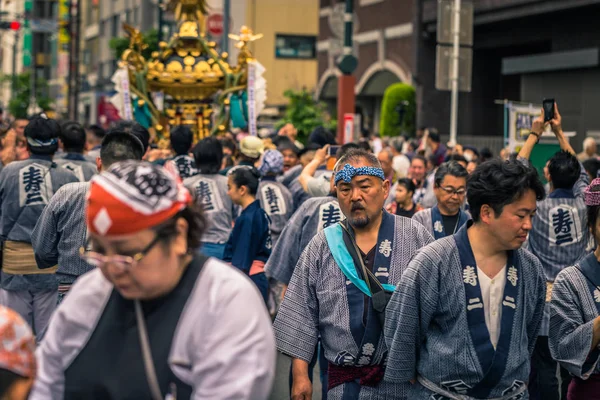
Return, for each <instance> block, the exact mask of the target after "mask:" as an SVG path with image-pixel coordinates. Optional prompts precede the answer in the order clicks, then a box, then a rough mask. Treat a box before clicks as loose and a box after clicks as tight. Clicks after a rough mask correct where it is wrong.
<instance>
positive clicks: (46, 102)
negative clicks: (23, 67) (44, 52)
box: [1, 71, 52, 118]
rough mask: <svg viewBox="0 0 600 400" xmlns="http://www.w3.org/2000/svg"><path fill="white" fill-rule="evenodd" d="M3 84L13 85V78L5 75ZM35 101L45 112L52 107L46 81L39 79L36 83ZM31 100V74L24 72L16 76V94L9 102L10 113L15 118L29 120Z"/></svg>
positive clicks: (14, 93) (13, 94)
mask: <svg viewBox="0 0 600 400" xmlns="http://www.w3.org/2000/svg"><path fill="white" fill-rule="evenodd" d="M1 80H2V82H10V83H11V84H12V82H13V77H12V76H11V75H4V76H2V78H1ZM35 88H36V90H35V99H36V101H37V105H38V106H39V107H40V108H41V109H42V110H44V111H48V110H49V109H50V105H51V102H52V101H51V99H50V98H49V97H48V96H47V95H46V93H48V83H47V82H46V81H45V80H44V79H37V80H36V82H35ZM30 98H31V73H30V72H29V71H27V72H23V73H21V74H19V75H17V76H16V79H15V81H14V92H13V93H12V95H11V99H10V100H9V102H8V111H9V112H10V113H11V114H12V115H13V117H15V118H27V116H28V113H27V109H28V108H29V99H30Z"/></svg>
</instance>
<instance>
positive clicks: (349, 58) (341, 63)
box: [337, 0, 358, 144]
mask: <svg viewBox="0 0 600 400" xmlns="http://www.w3.org/2000/svg"><path fill="white" fill-rule="evenodd" d="M353 16H354V4H353V0H346V10H345V12H344V47H343V52H342V55H341V56H340V57H339V58H338V64H337V66H338V68H339V69H340V71H341V72H342V75H341V76H340V77H339V78H338V104H337V110H338V113H337V114H338V129H337V139H338V143H340V144H343V143H344V129H345V122H344V115H345V114H354V109H355V101H356V99H355V94H354V85H355V83H356V78H355V77H354V75H352V73H353V72H354V71H355V70H356V67H357V66H358V60H357V59H356V57H354V55H353V54H352V29H353V26H352V19H353Z"/></svg>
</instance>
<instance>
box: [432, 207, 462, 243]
mask: <svg viewBox="0 0 600 400" xmlns="http://www.w3.org/2000/svg"><path fill="white" fill-rule="evenodd" d="M468 220H469V217H468V216H467V213H465V212H463V211H462V210H459V211H458V221H456V226H455V227H454V233H456V232H457V231H458V230H459V229H460V228H461V227H462V226H463V225H464V224H466V223H467V221H468ZM431 223H432V224H433V236H434V239H435V240H438V239H441V238H444V237H446V230H445V229H444V220H443V218H442V213H441V212H440V209H439V208H438V206H434V207H432V208H431Z"/></svg>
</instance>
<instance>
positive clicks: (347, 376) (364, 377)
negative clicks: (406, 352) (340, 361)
mask: <svg viewBox="0 0 600 400" xmlns="http://www.w3.org/2000/svg"><path fill="white" fill-rule="evenodd" d="M327 374H328V381H327V390H331V389H333V388H334V387H336V386H339V385H343V384H344V383H347V382H353V381H355V380H357V379H358V380H359V384H360V385H361V386H371V387H374V386H377V385H378V384H379V382H381V380H382V379H383V375H384V374H385V368H384V367H383V365H368V366H364V367H343V366H339V365H337V364H333V363H329V368H328V370H327Z"/></svg>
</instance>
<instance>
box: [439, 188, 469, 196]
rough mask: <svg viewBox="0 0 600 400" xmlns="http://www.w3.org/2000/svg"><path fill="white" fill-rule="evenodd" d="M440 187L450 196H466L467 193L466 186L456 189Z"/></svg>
mask: <svg viewBox="0 0 600 400" xmlns="http://www.w3.org/2000/svg"><path fill="white" fill-rule="evenodd" d="M440 189H442V190H443V191H444V192H446V194H448V195H449V196H454V195H457V196H464V195H465V194H467V189H465V188H460V189H454V188H453V187H441V186H440Z"/></svg>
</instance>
